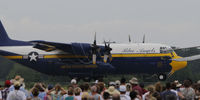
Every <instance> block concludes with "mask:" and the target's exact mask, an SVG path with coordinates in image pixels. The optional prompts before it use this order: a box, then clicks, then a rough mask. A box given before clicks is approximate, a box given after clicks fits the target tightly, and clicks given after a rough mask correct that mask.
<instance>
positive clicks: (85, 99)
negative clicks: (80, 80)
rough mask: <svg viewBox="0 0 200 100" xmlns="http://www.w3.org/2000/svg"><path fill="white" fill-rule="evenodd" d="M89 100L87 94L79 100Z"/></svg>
mask: <svg viewBox="0 0 200 100" xmlns="http://www.w3.org/2000/svg"><path fill="white" fill-rule="evenodd" d="M89 98H90V95H89V93H83V94H82V96H81V100H89Z"/></svg>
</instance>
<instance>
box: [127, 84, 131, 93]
mask: <svg viewBox="0 0 200 100" xmlns="http://www.w3.org/2000/svg"><path fill="white" fill-rule="evenodd" d="M131 91H132V86H131V84H130V83H126V95H129V94H130V92H131Z"/></svg>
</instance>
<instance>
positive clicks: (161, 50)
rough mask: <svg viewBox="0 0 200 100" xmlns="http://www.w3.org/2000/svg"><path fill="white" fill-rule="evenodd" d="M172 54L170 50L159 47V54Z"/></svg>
mask: <svg viewBox="0 0 200 100" xmlns="http://www.w3.org/2000/svg"><path fill="white" fill-rule="evenodd" d="M172 52H173V49H172V48H167V47H160V53H172Z"/></svg>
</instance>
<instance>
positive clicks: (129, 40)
mask: <svg viewBox="0 0 200 100" xmlns="http://www.w3.org/2000/svg"><path fill="white" fill-rule="evenodd" d="M128 42H129V43H131V36H130V34H129V35H128Z"/></svg>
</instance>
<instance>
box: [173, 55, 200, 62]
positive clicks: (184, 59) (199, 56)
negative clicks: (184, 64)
mask: <svg viewBox="0 0 200 100" xmlns="http://www.w3.org/2000/svg"><path fill="white" fill-rule="evenodd" d="M198 59H200V55H194V56H190V57H183V58H178V59H172V60H174V61H193V60H198Z"/></svg>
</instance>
